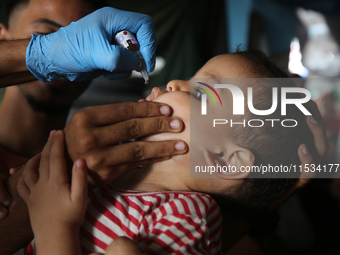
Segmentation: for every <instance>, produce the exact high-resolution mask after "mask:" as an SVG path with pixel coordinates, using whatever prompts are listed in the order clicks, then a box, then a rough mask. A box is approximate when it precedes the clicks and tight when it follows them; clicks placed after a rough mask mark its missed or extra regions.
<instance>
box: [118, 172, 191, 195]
mask: <svg viewBox="0 0 340 255" xmlns="http://www.w3.org/2000/svg"><path fill="white" fill-rule="evenodd" d="M172 171H173V169H172ZM113 185H114V186H115V187H117V188H120V189H125V190H138V191H148V192H150V191H151V192H152V191H192V190H190V189H189V188H188V187H187V186H186V185H185V183H184V182H182V181H181V180H179V179H178V178H176V174H175V173H174V171H173V172H172V174H171V168H169V171H167V170H165V171H164V170H160V169H159V168H157V167H149V166H144V167H142V168H136V169H133V170H130V171H128V172H127V173H125V174H124V175H122V176H121V177H119V178H118V179H116V180H115V181H113Z"/></svg>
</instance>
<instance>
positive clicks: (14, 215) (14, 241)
mask: <svg viewBox="0 0 340 255" xmlns="http://www.w3.org/2000/svg"><path fill="white" fill-rule="evenodd" d="M20 172H21V171H19V172H18V173H15V175H13V176H12V177H11V178H9V180H8V181H7V183H6V184H7V189H8V191H9V193H10V195H11V197H12V204H11V206H10V208H9V214H8V216H7V217H6V218H5V219H4V220H1V221H0V254H1V255H7V254H13V253H14V252H16V251H17V250H19V249H20V248H22V247H25V246H26V245H27V244H28V243H29V242H30V241H31V240H32V239H33V233H32V230H31V225H30V220H29V215H28V210H27V206H26V203H25V202H24V201H23V200H22V199H21V197H20V196H19V194H18V193H17V190H16V184H17V181H18V178H19V176H20V175H21V173H20Z"/></svg>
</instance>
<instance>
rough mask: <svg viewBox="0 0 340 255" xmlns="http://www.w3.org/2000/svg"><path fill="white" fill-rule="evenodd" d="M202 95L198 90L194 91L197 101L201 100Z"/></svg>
mask: <svg viewBox="0 0 340 255" xmlns="http://www.w3.org/2000/svg"><path fill="white" fill-rule="evenodd" d="M202 95H203V93H202V91H200V90H199V89H195V97H196V98H197V99H198V100H201V97H202Z"/></svg>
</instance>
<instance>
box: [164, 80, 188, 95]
mask: <svg viewBox="0 0 340 255" xmlns="http://www.w3.org/2000/svg"><path fill="white" fill-rule="evenodd" d="M166 89H167V90H168V91H169V92H174V91H190V81H182V80H173V81H170V82H169V83H168V85H167V86H166Z"/></svg>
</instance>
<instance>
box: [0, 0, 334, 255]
mask: <svg viewBox="0 0 340 255" xmlns="http://www.w3.org/2000/svg"><path fill="white" fill-rule="evenodd" d="M110 4H111V6H113V7H115V8H118V9H122V10H128V11H135V12H141V13H146V14H149V15H151V16H152V17H153V18H154V20H155V23H156V34H157V52H156V53H157V64H156V69H155V71H154V72H153V73H151V74H150V84H149V85H148V86H145V85H144V81H143V79H142V78H141V76H140V74H139V73H137V72H134V73H133V75H132V77H131V78H129V79H127V80H119V81H109V80H105V79H104V78H98V79H96V80H94V81H93V83H92V85H91V86H90V88H89V89H88V90H87V91H86V92H85V93H84V94H83V95H82V96H81V97H80V98H79V99H78V100H77V101H76V102H75V104H74V107H73V109H72V111H71V114H72V113H73V112H74V111H76V110H77V109H80V108H82V107H84V106H87V105H98V104H107V103H116V102H123V101H137V100H138V99H140V98H144V97H145V95H147V94H148V92H149V91H150V90H151V89H152V87H154V86H165V85H166V84H167V82H168V81H170V80H173V79H190V77H192V76H193V75H194V74H195V72H196V71H197V70H198V69H199V68H200V67H201V66H202V65H203V64H204V63H205V62H206V61H207V60H209V59H210V58H211V57H213V56H216V55H218V54H223V53H228V52H233V51H235V50H236V48H237V47H240V49H247V48H257V49H260V50H262V51H264V52H265V54H266V55H267V56H269V57H270V58H271V59H272V60H273V61H274V62H275V63H276V64H277V65H278V66H279V67H280V68H282V69H283V70H284V71H287V72H289V73H290V74H291V75H293V76H294V77H302V78H308V79H307V80H305V81H304V82H303V84H304V85H303V86H305V87H307V88H308V89H310V91H311V92H312V96H313V99H314V100H315V101H316V102H317V104H318V106H319V109H320V112H321V113H322V115H323V118H324V121H325V125H326V130H327V135H328V137H329V143H330V150H329V153H328V154H327V157H326V159H324V162H323V163H339V162H340V139H339V135H338V134H339V128H340V104H339V102H340V100H339V95H340V79H339V78H340V49H339V45H340V1H338V0H285V1H284V0H282V1H280V0H210V1H208V0H195V1H194V0H172V1H165V0H143V1H141V0H139V1H137V0H124V1H122V0H120V1H119V0H111V1H110ZM0 12H1V15H0V21H1V22H5V21H6V17H5V15H4V14H3V9H2V6H1V9H0ZM320 81H322V82H321V83H322V85H320ZM0 93H1V94H3V90H1V91H0ZM339 171H340V169H339ZM338 177H339V178H340V174H339V176H338ZM339 180H340V179H336V178H335V179H327V180H326V179H314V180H312V181H311V182H310V183H309V184H308V185H307V186H306V187H304V188H303V189H301V190H300V191H298V192H297V193H296V194H295V195H294V196H293V197H292V198H291V199H290V200H289V201H287V202H286V203H285V204H284V205H282V206H281V207H280V208H278V212H279V214H280V215H281V219H280V221H279V223H278V226H277V228H276V230H275V231H274V232H271V233H268V235H266V236H265V237H262V238H249V239H247V240H246V241H244V243H242V244H241V245H239V246H238V247H237V249H235V250H233V251H231V252H229V253H228V254H300V255H301V254H340V181H339ZM263 224H265V222H264V223H263ZM245 244H247V245H245Z"/></svg>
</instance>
